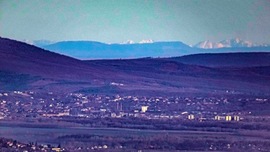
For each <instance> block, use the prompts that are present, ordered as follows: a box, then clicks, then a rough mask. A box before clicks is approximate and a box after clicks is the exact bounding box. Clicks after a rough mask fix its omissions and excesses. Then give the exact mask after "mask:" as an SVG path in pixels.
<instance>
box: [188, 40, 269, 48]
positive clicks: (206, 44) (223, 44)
mask: <svg viewBox="0 0 270 152" xmlns="http://www.w3.org/2000/svg"><path fill="white" fill-rule="evenodd" d="M267 46H270V45H269V44H257V43H253V42H250V41H244V40H241V39H239V38H235V39H230V40H222V41H220V42H211V41H209V40H206V41H202V42H199V43H197V44H195V45H194V46H193V47H195V48H203V49H215V48H235V47H267Z"/></svg>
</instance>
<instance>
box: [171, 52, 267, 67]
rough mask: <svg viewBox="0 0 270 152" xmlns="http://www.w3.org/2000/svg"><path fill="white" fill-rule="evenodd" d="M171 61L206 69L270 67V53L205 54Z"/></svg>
mask: <svg viewBox="0 0 270 152" xmlns="http://www.w3.org/2000/svg"><path fill="white" fill-rule="evenodd" d="M173 60H176V61H179V62H182V63H185V64H192V65H200V66H208V67H258V66H270V53H269V52H246V53H206V54H194V55H186V56H182V57H176V58H173Z"/></svg>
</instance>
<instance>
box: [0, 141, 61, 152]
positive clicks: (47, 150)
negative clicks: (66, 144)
mask: <svg viewBox="0 0 270 152" xmlns="http://www.w3.org/2000/svg"><path fill="white" fill-rule="evenodd" d="M0 151H3V152H4V151H22V152H33V151H38V152H64V151H66V150H65V149H64V148H61V147H59V146H56V147H54V146H51V145H43V144H37V143H28V144H25V143H21V142H17V141H16V140H12V139H6V138H0Z"/></svg>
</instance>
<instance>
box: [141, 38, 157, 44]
mask: <svg viewBox="0 0 270 152" xmlns="http://www.w3.org/2000/svg"><path fill="white" fill-rule="evenodd" d="M139 43H140V44H142V43H154V41H153V40H152V39H148V40H141V41H140V42H139Z"/></svg>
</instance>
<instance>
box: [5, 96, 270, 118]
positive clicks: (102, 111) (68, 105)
mask: <svg viewBox="0 0 270 152" xmlns="http://www.w3.org/2000/svg"><path fill="white" fill-rule="evenodd" d="M250 100H254V101H260V102H261V101H268V100H269V99H257V98H254V99H251V98H240V97H239V98H236V97H231V98H228V97H177V96H176V97H175V96H172V97H159V96H158V97H146V96H122V95H111V96H109V95H95V94H82V93H69V94H54V93H53V92H47V93H36V92H32V91H24V92H21V91H13V92H2V93H0V119H19V118H39V117H65V116H69V117H87V118H98V117H100V118H104V117H113V118H121V117H143V118H147V119H173V118H179V119H187V120H198V121H204V120H215V121H240V120H242V119H243V118H244V116H245V115H247V114H249V112H248V111H242V110H241V109H239V106H236V104H237V103H239V102H242V101H250Z"/></svg>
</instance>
